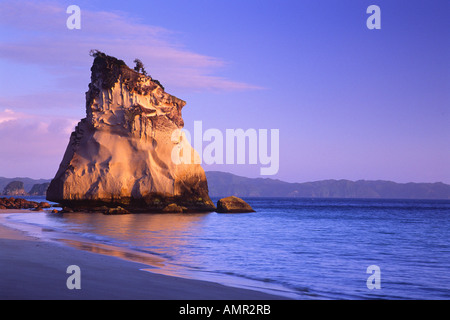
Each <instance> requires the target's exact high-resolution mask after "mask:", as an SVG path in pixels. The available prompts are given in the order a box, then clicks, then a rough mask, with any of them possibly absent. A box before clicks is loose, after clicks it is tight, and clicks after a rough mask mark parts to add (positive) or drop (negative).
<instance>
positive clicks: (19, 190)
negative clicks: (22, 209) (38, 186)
mask: <svg viewBox="0 0 450 320" xmlns="http://www.w3.org/2000/svg"><path fill="white" fill-rule="evenodd" d="M3 194H4V195H7V196H25V195H27V193H26V192H25V190H24V186H23V182H22V181H11V182H10V183H8V185H7V186H6V187H5V189H3Z"/></svg>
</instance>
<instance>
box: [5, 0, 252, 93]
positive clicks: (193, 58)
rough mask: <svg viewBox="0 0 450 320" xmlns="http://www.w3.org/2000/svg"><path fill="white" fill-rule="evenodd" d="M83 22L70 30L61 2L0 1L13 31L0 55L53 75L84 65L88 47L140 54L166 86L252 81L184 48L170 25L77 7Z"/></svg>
mask: <svg viewBox="0 0 450 320" xmlns="http://www.w3.org/2000/svg"><path fill="white" fill-rule="evenodd" d="M81 9H82V11H81V14H82V28H81V29H80V30H69V29H67V27H66V19H67V17H68V15H67V14H66V12H65V8H64V7H62V6H61V5H58V4H55V3H53V2H44V3H42V2H38V3H36V2H28V1H11V0H9V1H4V2H3V3H2V4H1V10H0V25H2V26H4V27H5V28H6V29H5V30H8V31H7V32H8V33H11V32H12V33H15V37H14V38H12V37H11V38H9V37H8V36H7V35H5V31H4V32H3V34H1V36H2V38H4V40H2V42H1V44H0V59H8V60H13V61H17V62H21V63H27V64H29V63H31V64H38V65H40V66H42V67H45V68H46V70H47V72H51V73H54V74H55V75H62V74H66V75H67V74H70V73H71V72H75V71H78V70H79V69H80V68H84V69H85V70H88V68H89V65H90V63H91V61H92V58H90V57H89V56H88V52H89V50H90V49H98V50H100V51H104V52H106V53H107V54H110V55H114V56H117V57H119V58H121V59H123V60H124V61H125V62H128V63H131V61H133V60H134V58H136V57H139V58H140V59H141V60H142V61H144V63H146V64H147V69H148V71H150V74H152V75H157V77H158V78H159V80H161V81H162V82H163V83H164V84H166V85H167V86H174V87H184V88H192V89H213V90H249V89H258V88H259V87H258V86H256V85H252V84H248V83H244V82H239V81H235V80H233V79H226V78H224V77H221V76H220V75H217V74H219V73H220V70H221V69H222V68H224V67H226V65H227V62H226V61H224V60H222V59H220V58H217V57H211V56H206V55H203V54H200V53H196V52H193V51H190V50H188V49H187V48H185V47H183V46H182V45H181V44H179V43H178V42H177V40H176V35H175V34H174V33H173V32H171V31H170V30H167V29H164V28H161V27H158V26H150V25H145V24H141V23H139V22H135V21H136V19H132V18H130V17H128V16H127V14H126V13H123V12H101V11H100V12H94V11H90V10H85V9H83V8H81Z"/></svg>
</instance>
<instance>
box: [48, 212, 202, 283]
mask: <svg viewBox="0 0 450 320" xmlns="http://www.w3.org/2000/svg"><path fill="white" fill-rule="evenodd" d="M208 216H209V214H207V213H198V214H128V215H115V216H105V215H103V214H100V213H99V214H97V213H65V214H63V215H58V216H53V217H49V218H51V219H63V220H65V223H68V224H69V225H71V226H73V228H74V231H76V229H77V228H80V229H81V230H83V233H84V232H86V231H87V232H89V233H92V234H97V235H101V236H105V237H106V238H111V239H120V240H124V242H126V243H129V244H132V245H133V244H136V245H137V246H138V247H140V248H144V250H145V251H148V252H145V251H144V252H142V251H136V250H133V249H132V248H125V247H121V246H114V243H113V244H112V245H105V244H102V243H98V242H95V241H92V242H86V241H85V240H84V239H79V240H78V239H76V240H74V239H73V238H70V239H68V238H65V239H61V238H60V239H58V240H59V241H62V242H64V243H66V244H68V245H70V246H72V247H75V248H77V249H81V250H85V251H90V252H95V253H100V254H105V255H110V256H114V257H118V258H122V259H126V260H130V261H134V262H139V263H143V264H146V265H149V266H151V267H152V268H155V269H143V270H147V271H152V272H157V273H161V274H166V275H171V276H177V275H178V276H186V274H185V272H183V271H185V270H184V269H185V267H184V268H183V267H182V266H177V265H176V264H173V263H171V260H172V258H173V257H180V256H182V257H183V258H182V259H181V260H182V261H184V262H187V261H190V262H193V260H194V259H195V257H193V256H192V255H191V252H189V251H186V248H187V247H189V245H192V243H189V241H190V240H189V239H193V238H194V237H190V236H189V234H195V235H197V236H198V235H200V234H201V233H202V232H204V231H202V230H203V229H204V228H203V224H204V222H205V221H206V219H208ZM86 226H89V230H86V229H85V227H86Z"/></svg>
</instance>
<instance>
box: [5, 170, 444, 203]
mask: <svg viewBox="0 0 450 320" xmlns="http://www.w3.org/2000/svg"><path fill="white" fill-rule="evenodd" d="M206 177H207V179H208V187H209V195H210V196H211V197H225V196H231V195H234V196H238V197H283V198H286V197H298V198H380V199H381V198H384V199H450V185H448V184H444V183H441V182H436V183H413V182H411V183H396V182H392V181H383V180H376V181H371V180H358V181H350V180H322V181H315V182H303V183H290V182H285V181H281V180H277V179H270V178H246V177H241V176H237V175H234V174H231V173H227V172H220V171H207V172H206ZM12 181H22V182H23V184H24V189H25V191H26V192H27V193H30V192H31V191H32V189H33V186H34V189H35V190H36V188H39V189H42V188H43V187H42V186H38V185H42V184H44V183H49V182H50V181H51V179H38V180H36V179H30V178H3V177H0V192H1V191H2V190H3V189H4V188H5V187H6V186H7V185H8V184H9V183H10V182H12ZM35 185H36V186H35ZM46 186H48V185H45V187H46ZM45 187H44V189H45ZM31 193H33V192H31Z"/></svg>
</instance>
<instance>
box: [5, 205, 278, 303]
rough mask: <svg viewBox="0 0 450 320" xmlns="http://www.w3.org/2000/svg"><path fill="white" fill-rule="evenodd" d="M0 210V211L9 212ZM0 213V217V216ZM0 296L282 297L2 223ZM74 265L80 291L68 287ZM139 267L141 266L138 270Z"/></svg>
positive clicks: (239, 298)
mask: <svg viewBox="0 0 450 320" xmlns="http://www.w3.org/2000/svg"><path fill="white" fill-rule="evenodd" d="M11 212H13V211H11V210H1V213H11ZM1 213H0V215H1ZM1 221H2V220H1V219H0V299H2V300H9V299H16V300H50V299H51V300H54V299H58V300H66V299H81V300H113V299H120V300H275V299H286V298H284V297H281V296H275V295H270V294H266V293H263V292H259V291H253V290H247V289H241V288H235V287H229V286H224V285H221V284H217V283H213V282H207V281H201V280H193V279H185V278H179V277H173V276H167V275H162V274H156V273H151V272H148V271H143V270H144V269H146V270H148V268H149V265H148V264H143V263H137V262H133V261H127V260H124V259H120V258H117V257H114V256H109V255H105V254H104V252H103V254H99V253H93V252H88V251H85V250H79V249H76V248H74V247H70V246H68V245H63V244H55V243H52V242H47V241H43V240H40V239H37V238H33V237H30V236H28V235H27V234H25V233H23V232H21V231H18V230H15V229H11V228H9V227H6V226H4V225H2V224H1ZM71 265H77V266H78V267H79V268H80V271H81V272H80V273H81V278H80V279H81V281H80V284H81V289H68V288H67V285H66V282H67V279H68V278H69V277H70V276H71V274H69V273H67V267H68V266H71ZM141 269H142V270H141Z"/></svg>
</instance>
